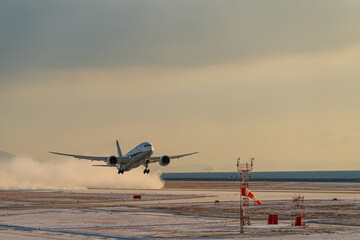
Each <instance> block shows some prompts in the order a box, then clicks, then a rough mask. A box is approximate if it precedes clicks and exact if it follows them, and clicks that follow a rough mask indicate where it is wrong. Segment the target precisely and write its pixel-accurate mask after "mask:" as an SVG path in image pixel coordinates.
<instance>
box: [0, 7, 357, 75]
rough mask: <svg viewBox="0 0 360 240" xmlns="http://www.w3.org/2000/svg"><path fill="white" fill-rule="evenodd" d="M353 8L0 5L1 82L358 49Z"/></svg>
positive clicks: (354, 10)
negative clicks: (55, 73)
mask: <svg viewBox="0 0 360 240" xmlns="http://www.w3.org/2000/svg"><path fill="white" fill-rule="evenodd" d="M359 12H360V2H359V1H330V0H323V1H287V0H286V1H284V0H280V1H279V0H275V1H88V0H86V1H13V0H9V1H1V3H0V31H1V38H0V74H1V75H4V74H13V73H17V72H19V71H26V70H34V69H35V70H43V69H79V68H114V67H125V66H144V65H145V66H148V65H156V66H173V67H196V66H206V65H217V64H224V63H232V62H234V61H235V62H239V61H249V60H252V59H254V58H264V57H272V56H282V55H292V54H299V53H307V52H314V51H319V52H321V51H329V50H332V49H339V48H342V47H346V46H349V45H356V44H359V42H360V30H359V29H358V27H357V26H358V24H356V23H359V22H360V14H358V13H359Z"/></svg>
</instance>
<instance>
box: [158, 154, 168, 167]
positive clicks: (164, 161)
mask: <svg viewBox="0 0 360 240" xmlns="http://www.w3.org/2000/svg"><path fill="white" fill-rule="evenodd" d="M169 163H170V157H169V156H166V155H164V156H162V157H161V158H160V161H159V164H160V165H161V166H163V167H165V166H167V165H169Z"/></svg>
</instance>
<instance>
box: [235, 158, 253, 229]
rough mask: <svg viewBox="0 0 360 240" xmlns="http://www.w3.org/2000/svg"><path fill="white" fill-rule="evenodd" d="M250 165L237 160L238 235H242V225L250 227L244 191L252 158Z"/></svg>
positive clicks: (247, 184) (247, 197) (246, 188)
mask: <svg viewBox="0 0 360 240" xmlns="http://www.w3.org/2000/svg"><path fill="white" fill-rule="evenodd" d="M250 160H251V163H250V164H249V163H240V158H238V159H237V170H238V172H239V177H240V233H244V225H250V217H249V215H248V213H249V211H248V210H249V196H248V195H247V194H246V192H247V191H246V190H248V187H249V178H250V176H249V172H251V171H252V169H253V161H254V158H251V159H250Z"/></svg>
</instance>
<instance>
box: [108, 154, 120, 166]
mask: <svg viewBox="0 0 360 240" xmlns="http://www.w3.org/2000/svg"><path fill="white" fill-rule="evenodd" d="M117 161H118V160H117V158H116V157H115V156H110V157H108V158H107V159H106V164H107V165H108V166H112V167H113V166H115V165H116V164H117Z"/></svg>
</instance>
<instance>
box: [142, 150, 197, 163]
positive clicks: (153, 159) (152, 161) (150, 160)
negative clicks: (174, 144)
mask: <svg viewBox="0 0 360 240" xmlns="http://www.w3.org/2000/svg"><path fill="white" fill-rule="evenodd" d="M196 153H199V152H193V153H187V154H181V155H174V156H169V158H170V159H175V158H181V157H186V156H190V155H193V154H196ZM161 157H162V156H160V157H150V158H149V159H148V160H149V163H154V162H158V161H160V159H161Z"/></svg>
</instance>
